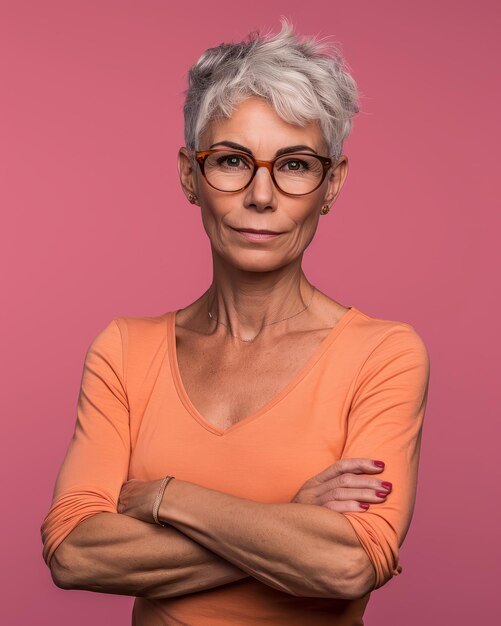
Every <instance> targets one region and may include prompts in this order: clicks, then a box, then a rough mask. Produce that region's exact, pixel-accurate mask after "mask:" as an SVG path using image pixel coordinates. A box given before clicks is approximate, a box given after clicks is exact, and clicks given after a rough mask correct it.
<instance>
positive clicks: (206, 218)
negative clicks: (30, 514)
mask: <svg viewBox="0 0 501 626" xmlns="http://www.w3.org/2000/svg"><path fill="white" fill-rule="evenodd" d="M189 79H190V80H189V89H188V92H187V98H186V105H185V122H186V128H185V130H186V147H183V148H181V150H180V152H179V174H180V180H181V185H182V188H183V190H184V192H185V194H186V196H187V198H188V200H189V202H191V203H192V204H195V205H198V206H199V207H200V212H201V216H202V221H203V224H204V227H205V230H206V233H207V236H208V238H209V242H210V246H211V251H212V261H213V280H212V283H211V285H210V287H209V288H208V289H207V291H206V292H205V293H203V294H202V295H201V296H200V297H199V298H198V299H197V300H196V301H195V302H193V303H192V304H190V305H189V306H187V307H185V308H183V309H179V310H175V311H168V312H167V313H164V314H162V315H159V316H157V317H117V318H115V319H113V320H112V321H111V322H110V323H109V324H108V325H107V327H106V328H104V330H102V331H101V332H100V333H99V334H98V335H97V336H96V338H95V339H94V341H93V342H92V344H91V346H90V348H89V350H88V353H87V355H86V359H85V365H84V371H83V377H82V382H81V392H80V396H79V401H78V420H77V424H76V429H75V434H74V437H73V440H72V441H71V444H70V446H69V449H68V452H67V456H66V459H65V461H64V463H63V466H62V468H61V470H60V473H59V477H58V480H57V483H56V488H55V492H54V500H53V503H52V507H51V509H50V511H49V513H48V515H47V517H46V519H45V521H44V524H43V528H42V534H43V541H44V558H45V560H46V562H47V564H48V565H49V566H50V569H51V572H52V576H53V579H54V581H55V582H56V584H57V585H58V586H59V587H62V588H64V589H87V590H92V591H99V592H107V593H116V594H127V595H133V596H137V599H136V602H135V605H134V617H133V619H134V624H136V625H138V626H139V625H140V626H153V625H157V624H159V625H160V624H165V625H167V624H190V625H196V626H202V625H215V624H218V625H221V624H231V625H233V626H234V625H236V624H238V625H242V624H254V623H257V622H258V620H263V622H264V623H267V624H277V625H278V624H287V625H288V626H291V625H294V624H298V625H299V624H302V625H310V624H329V625H333V624H337V625H346V626H348V625H349V626H354V625H355V624H361V623H362V616H363V613H364V609H365V606H366V604H367V601H368V599H369V596H370V592H371V591H372V590H373V589H376V588H378V587H380V586H381V585H383V584H385V583H386V582H387V581H388V580H389V579H391V577H392V576H393V575H395V574H397V573H399V572H400V571H401V566H400V565H399V562H398V549H399V547H400V545H401V543H402V541H403V539H404V537H405V534H406V532H407V530H408V527H409V523H410V520H411V516H412V510H413V506H414V501H415V493H416V480H417V470H418V460H419V444H420V437H421V428H422V422H423V417H424V411H425V405H426V398H427V390H428V377H429V358H428V353H427V350H426V347H425V345H424V343H423V341H422V340H421V338H420V336H419V335H418V334H417V333H416V331H415V330H414V328H413V327H412V326H411V325H409V324H407V323H402V322H396V321H391V320H383V319H378V318H374V317H371V316H369V315H367V314H366V313H364V312H362V311H360V310H359V309H357V308H356V307H354V306H351V307H345V306H343V305H342V304H341V303H339V302H336V301H335V300H333V299H332V298H330V297H329V296H328V295H326V294H324V293H322V292H320V290H318V289H317V288H316V287H315V286H314V285H312V284H311V283H310V282H309V281H308V279H307V278H306V276H305V274H304V272H303V269H302V259H303V255H304V252H305V250H306V248H307V247H308V245H309V243H310V242H311V240H312V239H313V237H314V234H315V231H316V229H317V226H318V221H319V218H320V216H321V215H324V216H325V215H327V214H328V211H329V209H330V207H331V206H332V204H333V203H334V201H335V200H336V198H337V196H338V195H339V193H340V191H341V188H342V186H343V184H344V181H345V179H346V174H347V171H348V161H347V158H346V156H344V155H342V154H341V150H342V145H343V140H344V139H345V137H346V136H347V134H348V132H349V130H350V125H351V118H352V115H353V114H354V113H355V112H356V111H357V110H358V109H357V104H356V95H357V94H356V87H355V83H354V81H353V79H352V78H351V77H350V76H349V74H348V73H347V72H346V70H345V69H343V62H342V58H341V56H340V54H339V53H338V51H336V49H335V48H326V47H325V45H324V44H320V43H319V42H317V41H316V40H314V39H301V38H299V37H298V36H297V35H295V33H294V32H293V30H292V29H291V27H290V25H289V24H288V23H287V22H284V23H283V25H282V31H281V32H280V33H279V34H278V35H276V36H274V37H263V36H260V35H254V36H253V37H251V38H249V39H248V40H246V41H244V42H242V43H239V44H222V45H220V46H219V47H217V48H213V49H210V50H207V51H206V52H205V54H204V55H203V56H202V57H201V59H200V60H199V61H198V63H196V64H195V65H194V67H193V68H192V69H191V71H190V75H189ZM323 219H327V218H323Z"/></svg>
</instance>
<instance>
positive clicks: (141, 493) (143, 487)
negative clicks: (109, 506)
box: [117, 478, 163, 524]
mask: <svg viewBox="0 0 501 626" xmlns="http://www.w3.org/2000/svg"><path fill="white" fill-rule="evenodd" d="M162 480H163V479H162V478H161V479H160V480H148V481H144V480H135V479H132V480H128V481H127V482H126V483H124V484H123V485H122V489H121V491H120V495H119V496H118V507H117V510H118V512H119V513H122V514H123V515H129V516H130V517H135V518H136V519H139V520H141V521H143V522H149V523H150V524H154V523H155V521H154V519H153V504H154V502H155V498H156V497H157V494H158V490H159V489H160V485H161V484H162Z"/></svg>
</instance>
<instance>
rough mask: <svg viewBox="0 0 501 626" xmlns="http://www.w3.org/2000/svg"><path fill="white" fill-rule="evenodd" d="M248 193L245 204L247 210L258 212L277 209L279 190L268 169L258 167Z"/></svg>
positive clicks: (247, 190)
mask: <svg viewBox="0 0 501 626" xmlns="http://www.w3.org/2000/svg"><path fill="white" fill-rule="evenodd" d="M246 192H247V193H246V195H245V202H244V204H245V206H246V207H247V208H249V209H255V210H257V211H265V210H273V211H274V210H275V209H276V208H277V190H276V187H275V185H274V184H273V179H272V178H271V174H270V172H269V170H268V169H267V168H266V167H258V169H257V171H256V174H255V176H254V178H253V180H252V182H251V184H250V185H249V186H248V187H247V189H246Z"/></svg>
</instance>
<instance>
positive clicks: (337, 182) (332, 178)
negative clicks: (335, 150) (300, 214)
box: [324, 154, 348, 205]
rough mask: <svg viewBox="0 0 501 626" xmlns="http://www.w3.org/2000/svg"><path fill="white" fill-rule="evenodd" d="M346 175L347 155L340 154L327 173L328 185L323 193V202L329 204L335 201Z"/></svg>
mask: <svg viewBox="0 0 501 626" xmlns="http://www.w3.org/2000/svg"><path fill="white" fill-rule="evenodd" d="M347 176H348V157H347V156H346V155H344V154H343V155H341V156H340V157H339V159H338V160H337V163H336V164H335V165H334V166H333V167H332V168H331V171H330V174H329V175H328V187H327V193H326V194H325V199H324V204H328V205H331V204H333V202H335V201H336V198H337V197H338V195H339V193H340V191H341V189H342V187H343V185H344V181H345V180H346V177H347Z"/></svg>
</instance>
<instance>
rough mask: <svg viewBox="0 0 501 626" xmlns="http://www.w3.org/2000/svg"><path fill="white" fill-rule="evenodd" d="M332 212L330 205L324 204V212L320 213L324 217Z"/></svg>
mask: <svg viewBox="0 0 501 626" xmlns="http://www.w3.org/2000/svg"><path fill="white" fill-rule="evenodd" d="M330 210H331V208H330V206H329V205H328V204H324V206H323V207H322V210H321V211H320V213H321V214H322V215H327V213H328V212H329V211H330Z"/></svg>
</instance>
